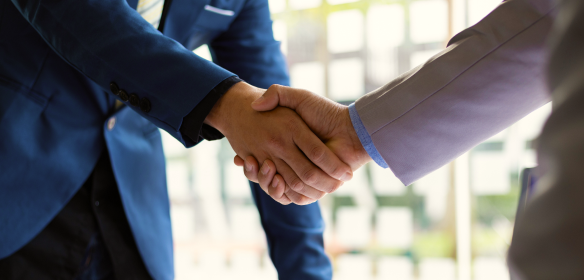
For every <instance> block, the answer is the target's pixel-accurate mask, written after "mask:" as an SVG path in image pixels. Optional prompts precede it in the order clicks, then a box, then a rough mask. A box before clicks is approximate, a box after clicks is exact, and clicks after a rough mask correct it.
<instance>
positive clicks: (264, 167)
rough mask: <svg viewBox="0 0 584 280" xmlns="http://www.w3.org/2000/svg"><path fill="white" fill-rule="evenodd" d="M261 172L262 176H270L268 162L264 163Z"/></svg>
mask: <svg viewBox="0 0 584 280" xmlns="http://www.w3.org/2000/svg"><path fill="white" fill-rule="evenodd" d="M261 171H262V174H264V175H266V174H268V172H270V166H269V165H268V164H267V163H266V162H264V164H263V165H262V169H261Z"/></svg>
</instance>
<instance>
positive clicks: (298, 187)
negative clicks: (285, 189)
mask: <svg viewBox="0 0 584 280" xmlns="http://www.w3.org/2000/svg"><path fill="white" fill-rule="evenodd" d="M290 189H291V190H293V191H295V192H297V193H302V192H303V191H304V183H302V182H301V181H300V179H298V178H296V179H294V180H293V181H292V184H290Z"/></svg>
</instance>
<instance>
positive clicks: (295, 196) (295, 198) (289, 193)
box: [284, 185, 317, 205]
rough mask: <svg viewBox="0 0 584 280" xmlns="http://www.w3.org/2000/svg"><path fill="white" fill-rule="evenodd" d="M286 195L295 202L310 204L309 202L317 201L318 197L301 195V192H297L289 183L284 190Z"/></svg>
mask: <svg viewBox="0 0 584 280" xmlns="http://www.w3.org/2000/svg"><path fill="white" fill-rule="evenodd" d="M284 195H285V196H286V197H288V199H290V201H292V202H293V203H294V204H298V205H308V204H311V203H313V202H315V201H317V199H314V198H310V197H307V196H304V195H301V194H299V193H297V192H295V191H294V190H292V188H290V186H288V185H286V189H285V190H284Z"/></svg>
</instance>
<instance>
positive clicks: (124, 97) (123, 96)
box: [118, 89, 130, 102]
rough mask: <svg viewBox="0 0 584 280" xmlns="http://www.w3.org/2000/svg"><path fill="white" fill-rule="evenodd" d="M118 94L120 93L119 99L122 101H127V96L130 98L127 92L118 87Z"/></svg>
mask: <svg viewBox="0 0 584 280" xmlns="http://www.w3.org/2000/svg"><path fill="white" fill-rule="evenodd" d="M118 94H119V95H120V99H121V100H122V101H124V102H126V101H128V98H130V97H129V96H128V93H127V92H126V91H125V90H123V89H120V91H118Z"/></svg>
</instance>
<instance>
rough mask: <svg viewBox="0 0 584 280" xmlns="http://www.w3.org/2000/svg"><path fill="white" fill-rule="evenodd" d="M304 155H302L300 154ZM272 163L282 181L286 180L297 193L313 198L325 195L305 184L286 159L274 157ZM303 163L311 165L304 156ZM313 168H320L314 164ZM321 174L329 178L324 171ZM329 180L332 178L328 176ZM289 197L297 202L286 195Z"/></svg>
mask: <svg viewBox="0 0 584 280" xmlns="http://www.w3.org/2000/svg"><path fill="white" fill-rule="evenodd" d="M297 152H298V154H300V151H297ZM302 157H304V156H302ZM274 163H275V164H276V169H277V170H278V173H279V174H280V175H282V178H284V182H286V184H287V185H288V186H290V188H291V189H292V190H293V191H295V192H297V193H298V194H301V195H303V196H306V197H308V198H312V199H314V200H317V199H320V198H321V197H323V196H324V195H325V193H324V192H322V191H320V190H317V189H315V188H314V187H312V186H310V185H307V184H305V183H304V182H303V181H302V179H301V178H300V177H298V176H297V174H298V173H296V172H295V171H294V169H292V168H291V166H289V165H288V164H287V162H286V161H284V160H282V159H274ZM303 163H304V164H307V165H312V164H311V163H310V162H309V161H308V160H307V159H306V158H304V162H303ZM312 168H313V169H316V170H318V171H320V169H318V168H317V167H316V166H314V165H312ZM320 173H321V176H322V177H328V178H330V177H329V176H328V175H326V174H324V172H322V171H320ZM330 179H331V180H334V179H332V178H330ZM288 197H289V198H290V200H292V202H294V203H296V204H298V201H295V200H294V199H292V198H291V197H290V196H288Z"/></svg>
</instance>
